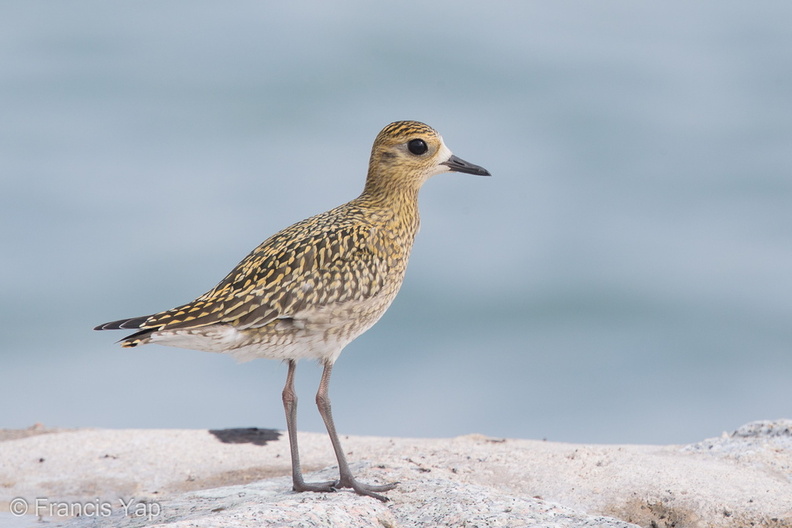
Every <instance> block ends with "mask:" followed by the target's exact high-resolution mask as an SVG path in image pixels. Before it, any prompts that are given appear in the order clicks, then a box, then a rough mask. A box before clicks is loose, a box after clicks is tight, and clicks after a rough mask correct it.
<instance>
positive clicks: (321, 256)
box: [138, 219, 390, 330]
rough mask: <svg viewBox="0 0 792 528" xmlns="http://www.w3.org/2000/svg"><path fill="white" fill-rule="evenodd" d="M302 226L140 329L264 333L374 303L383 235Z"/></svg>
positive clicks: (384, 268) (383, 265)
mask: <svg viewBox="0 0 792 528" xmlns="http://www.w3.org/2000/svg"><path fill="white" fill-rule="evenodd" d="M310 220H311V219H308V220H306V221H303V222H300V223H298V224H295V225H293V226H291V227H290V228H287V229H285V230H284V231H281V232H280V233H278V234H276V235H274V236H272V237H270V238H269V239H267V240H266V241H264V242H263V243H262V244H261V245H260V246H259V247H257V248H256V249H255V250H253V251H252V252H251V253H250V254H249V255H248V256H247V257H246V258H245V259H244V260H242V262H240V263H239V264H238V265H237V266H236V267H235V268H234V269H233V270H232V271H231V273H229V274H228V275H227V276H226V277H225V278H224V279H223V280H222V281H221V282H220V283H219V284H218V285H217V286H215V287H214V288H213V289H212V290H210V291H208V292H207V293H205V294H204V295H202V296H200V297H198V298H197V299H196V300H195V301H193V302H191V303H188V304H184V305H182V306H178V307H176V308H173V309H171V310H167V311H164V312H160V313H157V314H154V315H152V316H150V317H148V318H147V319H145V321H144V322H142V324H140V326H138V328H140V329H142V330H145V329H155V330H172V329H179V328H196V327H202V326H207V325H212V324H219V323H220V324H232V325H235V326H237V327H238V328H251V327H260V326H264V325H266V324H267V323H269V322H271V321H273V320H275V319H278V318H286V317H292V316H293V315H294V314H295V313H298V312H300V311H301V310H303V309H306V308H312V307H321V306H326V305H329V304H333V303H339V302H345V301H358V300H364V299H367V298H370V297H372V296H374V295H376V294H377V293H378V292H379V291H380V290H381V289H382V287H383V285H384V279H385V277H386V276H387V275H388V268H389V267H390V264H389V261H388V259H387V258H386V257H385V255H386V254H387V253H386V252H385V248H384V247H383V242H382V240H383V239H382V237H381V233H378V232H377V229H376V228H375V227H372V226H371V225H369V224H364V223H347V224H346V225H343V223H342V224H341V225H334V223H333V222H329V223H326V224H323V225H322V226H320V227H322V228H321V229H316V225H315V224H314V225H313V226H311V225H310V224H309V225H306V223H307V222H309V221H310Z"/></svg>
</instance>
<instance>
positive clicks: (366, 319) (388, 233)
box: [95, 121, 490, 501]
mask: <svg viewBox="0 0 792 528" xmlns="http://www.w3.org/2000/svg"><path fill="white" fill-rule="evenodd" d="M449 171H453V172H464V173H469V174H476V175H481V176H489V175H490V174H489V172H487V170H486V169H484V168H482V167H479V166H478V165H473V164H472V163H468V162H466V161H464V160H462V159H460V158H458V157H456V156H454V155H453V154H452V153H451V151H450V150H449V149H448V147H446V145H445V143H444V142H443V138H442V137H441V136H440V135H439V134H438V133H437V132H436V131H435V130H434V129H433V128H431V127H429V126H427V125H425V124H423V123H419V122H417V121H397V122H395V123H391V124H390V125H388V126H386V127H385V128H384V129H382V131H381V132H380V133H379V134H378V135H377V137H376V139H375V140H374V146H373V147H372V149H371V158H370V162H369V168H368V176H367V178H366V184H365V187H364V188H363V192H362V193H361V194H360V196H358V197H357V198H355V199H354V200H352V201H351V202H348V203H346V204H344V205H341V206H339V207H336V208H335V209H331V210H329V211H327V212H324V213H321V214H318V215H316V216H312V217H311V218H308V219H306V220H303V221H301V222H297V223H296V224H294V225H292V226H291V227H287V228H286V229H284V230H283V231H280V232H279V233H277V234H275V235H273V236H271V237H270V238H268V239H267V240H265V241H264V242H263V243H262V244H261V245H260V246H258V247H257V248H256V249H254V250H253V251H252V252H251V253H250V254H249V255H248V256H247V257H245V259H244V260H242V262H240V263H239V264H238V265H237V266H236V267H235V268H234V269H233V270H232V271H231V272H230V273H229V274H228V275H226V277H225V278H224V279H223V280H222V281H220V283H219V284H218V285H217V286H215V287H214V288H212V289H211V290H209V291H208V292H206V293H205V294H203V295H201V296H200V297H198V298H197V299H195V300H194V301H192V302H190V303H187V304H184V305H181V306H178V307H176V308H173V309H170V310H166V311H164V312H159V313H155V314H153V315H146V316H143V317H133V318H130V319H121V320H119V321H113V322H110V323H105V324H102V325H99V326H97V327H96V328H95V330H118V329H129V330H136V332H135V333H133V334H131V335H129V336H127V337H125V338H124V339H122V340H121V341H120V344H121V346H122V347H135V346H138V345H144V344H147V343H157V344H160V345H167V346H174V347H179V348H189V349H194V350H205V351H209V352H221V353H226V354H230V355H232V356H233V357H235V358H236V359H238V360H240V361H247V360H250V359H255V358H269V359H279V360H282V361H285V362H286V363H287V364H288V372H287V375H286V385H285V386H284V388H283V394H282V397H283V407H284V409H285V411H286V428H287V430H288V434H289V447H290V450H291V461H292V484H293V489H294V490H295V491H298V492H299V491H316V492H329V491H336V490H338V489H339V488H351V489H352V490H354V491H355V492H357V493H358V494H360V495H367V496H370V497H374V498H377V499H379V500H382V501H386V500H387V498H386V497H385V496H383V495H380V493H381V492H384V491H388V490H391V489H393V488H394V487H395V486H396V484H398V483H391V484H383V485H370V484H364V483H361V482H358V481H357V480H356V479H355V478H354V476H353V475H352V472H351V471H350V469H349V465H348V464H347V461H346V456H345V455H344V451H343V450H342V448H341V443H340V441H339V439H338V434H337V433H336V428H335V425H334V423H333V415H332V412H331V409H330V397H329V395H328V388H329V384H330V375H331V373H332V371H333V364H334V363H335V361H336V359H337V358H338V356H339V355H340V354H341V351H342V350H343V348H344V347H345V346H346V345H347V344H349V343H350V342H351V341H352V340H353V339H355V338H356V337H357V336H359V335H360V334H362V333H363V332H365V331H366V330H368V329H369V328H371V326H372V325H373V324H374V323H376V322H377V320H378V319H379V318H380V317H381V316H382V314H384V313H385V311H386V310H387V309H388V306H390V304H391V302H392V301H393V299H394V298H395V297H396V293H397V292H398V291H399V288H400V287H401V284H402V281H403V279H404V273H405V270H406V268H407V260H408V258H409V256H410V250H411V249H412V246H413V241H414V240H415V235H416V233H417V232H418V227H419V224H420V220H419V216H418V191H419V189H420V188H421V186H422V185H423V184H424V182H426V180H428V179H429V178H430V177H432V176H434V175H437V174H440V173H443V172H449ZM299 359H316V360H318V361H320V362H321V363H322V364H323V366H324V370H323V371H322V378H321V381H320V382H319V389H318V391H317V393H316V404H317V406H318V408H319V413H320V415H321V416H322V419H323V420H324V423H325V426H326V428H327V433H328V435H329V436H330V441H331V442H332V445H333V450H334V451H335V456H336V458H337V460H338V469H339V479H338V480H334V481H329V482H305V480H304V479H303V475H302V470H301V468H300V454H299V450H298V446H297V420H296V418H297V396H296V394H295V391H294V373H295V369H296V367H297V361H298V360H299Z"/></svg>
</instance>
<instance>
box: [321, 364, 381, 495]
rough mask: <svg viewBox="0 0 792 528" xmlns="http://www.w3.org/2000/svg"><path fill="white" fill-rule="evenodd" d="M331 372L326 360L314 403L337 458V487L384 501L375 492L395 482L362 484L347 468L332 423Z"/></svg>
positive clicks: (331, 365) (330, 366) (331, 367)
mask: <svg viewBox="0 0 792 528" xmlns="http://www.w3.org/2000/svg"><path fill="white" fill-rule="evenodd" d="M332 372H333V364H332V363H330V362H326V363H325V365H324V370H323V371H322V380H321V381H320V382H319V390H318V391H317V393H316V405H317V407H319V414H321V415H322V420H324V423H325V427H327V434H328V435H330V441H331V442H332V443H333V450H334V451H335V455H336V459H337V460H338V470H339V472H340V474H341V478H340V480H339V481H338V487H341V488H352V489H353V490H355V492H356V493H358V494H359V495H367V496H369V497H374V498H375V499H379V500H381V501H383V502H386V501H387V500H388V498H387V497H384V496H382V495H379V494H377V493H375V492H377V491H388V490H392V489H393V488H395V487H396V484H397V483H396V482H394V483H392V484H384V485H382V486H374V485H369V484H362V483H360V482H358V481H357V480H355V477H353V476H352V472H351V471H350V470H349V464H347V461H346V456H345V455H344V451H343V449H341V442H340V441H339V440H338V434H337V433H336V429H335V424H334V423H333V413H332V411H331V409H330V397H329V396H328V394H327V391H328V388H329V386H330V374H331V373H332Z"/></svg>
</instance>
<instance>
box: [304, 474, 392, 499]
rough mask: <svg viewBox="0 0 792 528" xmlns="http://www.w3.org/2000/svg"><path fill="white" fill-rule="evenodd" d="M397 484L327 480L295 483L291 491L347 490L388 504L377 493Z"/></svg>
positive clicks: (388, 489) (382, 496)
mask: <svg viewBox="0 0 792 528" xmlns="http://www.w3.org/2000/svg"><path fill="white" fill-rule="evenodd" d="M397 484H398V482H393V483H391V484H381V485H375V484H363V483H362V482H358V481H357V480H355V479H354V478H351V477H350V478H345V479H342V480H328V481H326V482H303V481H297V482H294V483H293V486H292V489H293V490H294V491H297V492H302V491H313V492H317V493H329V492H332V491H338V490H340V489H344V488H349V489H351V490H353V491H354V492H355V493H357V494H358V495H364V496H366V497H374V498H375V499H377V500H381V501H382V502H388V500H389V499H388V497H385V496H384V495H380V494H379V493H377V492H383V491H390V490H392V489H393V488H395V487H396V485H397Z"/></svg>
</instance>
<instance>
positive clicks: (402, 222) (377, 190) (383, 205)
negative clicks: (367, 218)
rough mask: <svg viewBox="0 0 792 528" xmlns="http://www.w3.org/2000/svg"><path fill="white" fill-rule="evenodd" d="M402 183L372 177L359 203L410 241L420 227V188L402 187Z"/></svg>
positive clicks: (368, 180)
mask: <svg viewBox="0 0 792 528" xmlns="http://www.w3.org/2000/svg"><path fill="white" fill-rule="evenodd" d="M400 183H401V182H396V181H393V180H388V179H383V178H377V177H372V174H369V177H368V179H367V180H366V186H365V187H364V189H363V193H362V194H361V195H360V197H359V198H358V201H359V202H361V203H362V204H365V206H366V207H367V208H369V209H371V210H376V211H378V212H379V215H381V216H382V217H383V218H387V219H388V223H389V224H391V229H395V230H397V231H401V232H402V233H403V235H407V236H408V237H409V238H410V239H412V238H414V237H415V234H416V233H417V232H418V228H419V225H420V216H419V214H418V190H419V189H418V186H410V185H400Z"/></svg>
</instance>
